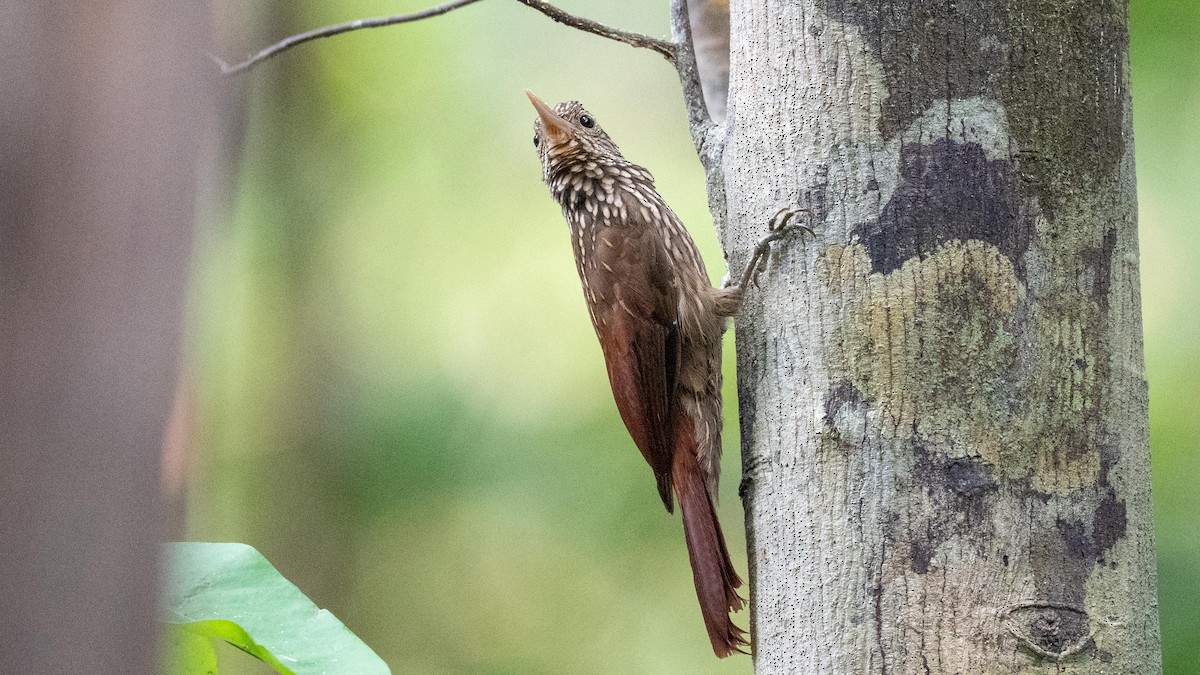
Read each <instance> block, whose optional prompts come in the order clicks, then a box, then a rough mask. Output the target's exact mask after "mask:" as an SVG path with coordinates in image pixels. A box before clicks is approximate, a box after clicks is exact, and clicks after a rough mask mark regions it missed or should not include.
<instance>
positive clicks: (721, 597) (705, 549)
mask: <svg viewBox="0 0 1200 675" xmlns="http://www.w3.org/2000/svg"><path fill="white" fill-rule="evenodd" d="M693 447H694V446H693ZM673 464H674V466H673V471H672V473H673V474H674V481H675V491H676V493H678V495H679V510H680V511H681V512H682V513H683V534H684V537H685V538H686V539H687V548H688V559H689V561H690V562H691V564H692V577H693V580H694V581H695V583H696V596H697V597H698V598H699V600H700V611H701V613H702V614H703V615H704V627H705V628H707V629H708V639H709V640H710V641H711V642H712V648H713V652H715V653H716V655H717V656H718V657H720V658H725V657H726V656H729V655H730V654H732V653H733V652H735V651H736V652H741V653H743V654H745V653H746V651H745V650H744V649H742V648H743V647H748V646H749V644H750V643H748V642H747V641H746V637H745V635H746V632H745V631H743V630H742V629H741V628H738V627H737V626H736V625H734V623H733V620H732V619H731V618H730V617H729V613H730V612H736V611H738V610H740V609H741V608H742V606H743V605H744V602H745V601H743V600H742V598H741V597H740V596H739V595H738V594H737V589H738V588H739V587H741V585H742V580H741V579H739V578H738V575H737V572H735V571H734V569H733V562H732V561H730V559H729V549H728V548H726V546H725V536H724V535H723V534H722V533H721V523H720V522H718V521H717V512H716V510H715V509H714V508H713V502H712V498H711V497H710V496H709V494H708V482H707V480H705V477H704V475H702V473H701V471H700V466H699V465H698V464H697V463H696V456H695V454H694V451H693V450H692V448H689V447H687V446H686V445H684V446H682V447H679V446H677V447H676V451H675V457H674V462H673Z"/></svg>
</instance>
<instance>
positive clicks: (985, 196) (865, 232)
mask: <svg viewBox="0 0 1200 675" xmlns="http://www.w3.org/2000/svg"><path fill="white" fill-rule="evenodd" d="M1018 183H1019V180H1018V178H1017V176H1016V173H1015V172H1014V170H1013V165H1012V163H1011V162H1008V161H1006V160H1002V159H997V160H989V159H988V158H987V156H986V154H985V153H984V150H983V148H982V147H981V146H979V145H978V144H976V143H953V142H951V141H949V140H946V139H942V140H938V141H936V142H934V143H932V144H930V145H907V146H904V147H903V148H902V149H901V151H900V185H899V186H898V187H897V188H896V191H895V192H894V193H893V194H892V197H891V199H890V200H889V201H888V203H887V204H886V205H885V206H884V208H883V210H882V212H881V213H880V215H879V219H878V220H876V221H873V222H867V223H862V224H860V225H859V226H857V227H856V228H855V229H854V230H853V234H855V235H857V236H858V238H859V240H860V241H862V242H863V245H864V246H865V247H866V249H867V252H868V254H869V255H870V257H871V271H872V272H878V273H880V274H887V273H889V272H892V271H894V270H896V269H898V268H899V267H900V266H901V265H903V264H904V262H905V261H906V260H908V259H910V258H913V257H915V256H924V255H928V254H930V253H932V252H934V251H935V250H936V249H937V247H938V246H940V245H941V244H942V243H944V242H946V241H949V240H952V239H958V240H963V241H965V240H968V239H976V240H980V241H984V242H987V243H990V244H992V245H993V246H995V247H996V248H998V249H999V250H1000V251H1001V252H1002V253H1003V254H1004V255H1006V256H1008V258H1009V259H1010V260H1012V262H1013V266H1014V267H1015V268H1016V270H1017V276H1018V277H1019V278H1020V279H1021V280H1022V281H1024V279H1025V268H1024V263H1023V261H1022V256H1023V255H1024V254H1025V251H1026V250H1027V249H1028V248H1029V243H1030V241H1031V239H1032V238H1033V228H1034V224H1033V219H1032V218H1031V217H1030V216H1029V215H1028V214H1026V213H1025V209H1024V208H1023V207H1022V205H1023V204H1024V201H1025V200H1024V197H1023V196H1022V195H1021V194H1020V189H1019V184H1018Z"/></svg>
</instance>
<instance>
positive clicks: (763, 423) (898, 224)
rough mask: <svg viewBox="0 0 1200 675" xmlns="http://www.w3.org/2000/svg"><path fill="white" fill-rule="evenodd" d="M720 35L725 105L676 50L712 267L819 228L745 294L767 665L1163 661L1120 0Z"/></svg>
mask: <svg viewBox="0 0 1200 675" xmlns="http://www.w3.org/2000/svg"><path fill="white" fill-rule="evenodd" d="M679 4H681V3H679V2H677V3H676V34H677V35H679V36H683V35H684V32H685V31H684V28H686V26H685V25H683V24H682V23H681V21H680V19H679V17H680V16H681V14H680V12H679V7H678V5H679ZM731 34H732V39H731V58H730V68H731V77H730V82H731V85H730V91H729V113H728V119H727V121H726V122H725V123H724V124H721V125H719V126H714V125H712V124H711V123H709V122H708V121H706V120H704V119H703V117H702V116H701V115H698V114H697V112H696V111H697V103H696V98H697V96H698V89H699V88H698V87H696V86H690V85H689V83H691V82H694V81H695V80H696V78H694V77H689V74H688V71H687V69H686V67H684V68H683V69H682V72H683V74H684V78H683V79H684V84H685V95H686V96H687V97H688V99H689V101H688V102H689V105H690V108H691V109H692V111H693V115H692V123H693V131H694V133H695V136H696V139H697V145H698V148H699V149H700V154H701V159H702V161H703V162H704V164H705V168H706V169H707V170H708V172H709V187H710V200H711V202H712V206H713V210H714V216H715V218H716V220H717V222H718V228H719V230H720V231H721V235H722V239H723V242H724V245H725V248H726V250H727V251H729V252H730V255H731V267H732V268H733V269H735V270H737V269H740V268H741V266H742V265H743V264H744V263H745V257H746V255H747V253H748V251H749V250H750V249H751V247H752V242H754V241H755V240H756V239H757V238H758V237H760V236H761V234H762V232H763V228H764V223H765V222H766V219H767V218H768V217H769V216H770V215H771V214H772V213H774V212H775V211H776V210H778V209H779V208H781V207H784V206H791V205H803V206H807V207H808V208H810V209H811V210H812V213H813V217H812V224H813V226H814V229H815V230H816V231H817V239H816V241H815V242H812V243H801V242H800V241H799V240H793V242H792V243H791V245H789V246H787V247H786V248H785V249H784V250H783V251H782V252H780V253H778V254H777V255H776V256H775V257H774V258H773V263H772V266H771V267H770V269H769V271H768V273H766V274H764V275H763V277H762V279H761V292H760V293H757V294H751V295H750V296H749V300H748V303H747V307H746V309H745V310H744V312H743V314H742V316H740V317H739V318H738V321H737V324H736V328H737V347H738V385H739V397H740V403H741V431H742V450H743V460H744V472H745V473H744V481H743V485H742V488H743V489H742V494H743V497H744V500H745V506H746V510H747V516H746V518H747V530H748V534H749V556H750V561H751V563H750V565H751V606H752V613H753V614H752V631H753V639H754V644H755V664H756V669H757V671H758V672H760V673H813V674H816V673H1037V672H1056V673H1127V674H1138V675H1141V674H1144V673H1154V672H1158V671H1159V670H1160V665H1159V651H1158V615H1157V606H1156V599H1155V588H1154V554H1153V537H1152V529H1151V519H1150V518H1151V513H1150V499H1149V489H1150V488H1149V486H1150V477H1149V461H1148V460H1149V453H1148V443H1147V429H1146V424H1147V418H1146V386H1145V381H1144V376H1143V367H1142V342H1141V317H1140V309H1139V307H1140V301H1139V295H1138V276H1137V228H1136V203H1135V186H1134V171H1133V143H1132V132H1131V129H1132V126H1131V111H1130V104H1129V89H1128V67H1127V26H1126V6H1125V3H1124V2H1102V3H1060V2H1045V1H1036V0H1010V1H1008V2H999V1H994V2H969V3H944V2H936V3H934V2H920V1H918V2H905V3H897V2H895V1H894V0H872V1H866V0H858V1H855V0H850V1H841V0H802V1H800V2H790V3H778V2H764V1H762V0H752V1H749V2H744V3H739V4H735V5H734V7H733V12H732V17H731ZM681 65H682V66H687V61H686V60H684V61H682V62H681Z"/></svg>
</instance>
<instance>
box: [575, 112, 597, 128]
mask: <svg viewBox="0 0 1200 675" xmlns="http://www.w3.org/2000/svg"><path fill="white" fill-rule="evenodd" d="M579 123H580V124H582V125H583V126H585V127H587V128H589V129H591V128H592V127H594V126H596V120H594V119H592V118H591V117H589V116H587V115H583V116H581V117H580V118H579Z"/></svg>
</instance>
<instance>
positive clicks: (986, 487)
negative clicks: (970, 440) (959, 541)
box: [909, 442, 997, 574]
mask: <svg viewBox="0 0 1200 675" xmlns="http://www.w3.org/2000/svg"><path fill="white" fill-rule="evenodd" d="M913 454H914V459H915V463H914V465H913V478H914V480H915V481H916V484H917V486H919V487H920V488H921V493H922V495H923V496H924V499H926V500H927V501H928V507H929V508H928V510H927V511H926V512H928V513H929V514H930V515H929V518H928V520H924V519H923V520H922V521H919V522H916V523H914V524H913V529H912V530H911V532H910V534H909V559H910V566H911V568H912V570H913V571H914V572H916V573H917V574H927V573H928V572H929V569H930V561H932V560H933V556H934V554H936V552H937V549H938V547H939V546H941V545H942V544H943V543H945V542H946V541H947V540H948V539H950V537H952V536H960V537H963V538H965V539H967V540H969V541H976V542H983V541H987V540H988V537H987V536H986V530H988V529H989V528H990V527H991V526H990V524H989V520H990V518H989V512H990V506H989V497H990V496H991V495H992V494H994V493H995V491H996V487H997V486H996V483H995V481H994V480H993V479H992V475H991V470H990V469H989V468H988V466H987V465H986V464H985V463H984V462H983V461H982V460H980V459H979V458H976V457H953V458H951V457H945V456H943V455H942V454H941V453H939V452H937V451H934V450H931V449H929V448H927V447H926V446H925V445H924V444H922V443H920V442H918V443H915V444H914V445H913Z"/></svg>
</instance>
